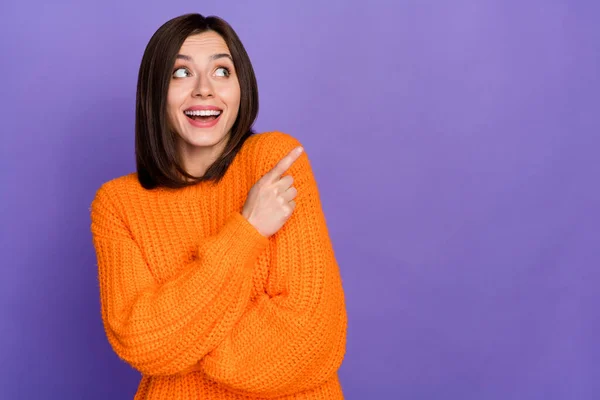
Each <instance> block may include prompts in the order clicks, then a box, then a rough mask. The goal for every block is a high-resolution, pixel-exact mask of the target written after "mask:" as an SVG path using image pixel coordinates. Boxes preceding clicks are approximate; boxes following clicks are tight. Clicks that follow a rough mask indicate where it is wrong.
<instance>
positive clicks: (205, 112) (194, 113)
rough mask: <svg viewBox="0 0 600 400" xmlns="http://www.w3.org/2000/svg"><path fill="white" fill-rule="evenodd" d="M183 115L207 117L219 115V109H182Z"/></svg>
mask: <svg viewBox="0 0 600 400" xmlns="http://www.w3.org/2000/svg"><path fill="white" fill-rule="evenodd" d="M184 113H185V115H192V116H196V117H197V116H201V117H208V116H210V115H219V114H221V111H218V110H194V111H189V110H188V111H184Z"/></svg>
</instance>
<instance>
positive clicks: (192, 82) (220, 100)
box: [167, 31, 240, 172]
mask: <svg viewBox="0 0 600 400" xmlns="http://www.w3.org/2000/svg"><path fill="white" fill-rule="evenodd" d="M239 107H240V84H239V81H238V78H237V75H236V71H235V69H234V66H233V60H232V59H231V53H230V51H229V48H228V47H227V44H226V43H225V41H224V40H223V38H222V37H221V36H220V35H219V34H218V33H216V32H212V31H208V32H203V33H200V34H197V35H192V36H189V37H188V38H187V39H186V40H185V42H184V43H183V45H182V46H181V49H180V50H179V54H178V55H177V60H176V61H175V65H174V67H173V73H172V76H171V82H170V84H169V91H168V98H167V114H168V118H169V122H170V124H171V127H172V129H174V130H175V132H176V133H177V135H178V142H179V148H180V151H181V152H182V156H183V161H184V164H188V165H190V164H194V163H196V164H197V163H198V160H195V161H192V160H190V159H189V158H191V157H196V158H197V157H201V156H202V157H204V156H206V157H209V158H212V159H213V160H214V159H216V158H217V157H218V156H219V154H220V152H221V151H222V149H223V148H224V146H225V144H226V141H227V138H228V137H229V134H230V131H231V127H232V126H233V124H234V122H235V120H236V118H237V115H238V111H239ZM186 158H187V160H186ZM188 172H191V171H188Z"/></svg>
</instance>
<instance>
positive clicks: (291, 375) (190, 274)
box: [91, 132, 347, 400]
mask: <svg viewBox="0 0 600 400" xmlns="http://www.w3.org/2000/svg"><path fill="white" fill-rule="evenodd" d="M296 146H300V142H299V141H298V140H297V139H295V138H294V137H292V136H291V135H288V134H285V133H281V132H269V133H261V134H255V135H253V136H251V137H250V138H249V139H248V140H247V141H246V143H244V146H243V147H242V149H241V151H240V152H239V153H238V155H237V156H236V157H235V159H234V161H233V163H232V164H231V166H230V167H229V169H228V171H227V173H226V175H225V177H224V178H223V180H222V181H221V182H220V183H219V184H216V185H215V184H213V183H210V182H203V183H201V184H198V185H195V186H192V187H188V188H185V189H165V188H160V189H155V190H145V189H143V188H142V187H141V186H140V184H139V183H138V181H137V177H136V175H135V174H130V175H126V176H123V177H120V178H117V179H114V180H111V181H110V182H107V183H105V184H104V185H102V187H101V188H100V189H99V190H98V192H97V194H96V197H95V199H94V201H93V203H92V209H91V212H92V213H91V220H92V224H91V230H92V236H93V242H94V247H95V249H96V255H97V260H98V278H99V284H100V300H101V313H102V320H103V323H104V327H105V330H106V335H107V338H108V340H109V342H110V344H111V346H112V348H113V349H114V351H115V352H116V354H117V355H118V356H119V357H120V358H121V359H123V360H124V361H126V362H127V363H129V364H130V365H131V366H132V367H134V368H135V369H137V370H138V371H140V372H141V373H142V378H141V382H140V385H139V388H138V391H137V394H136V397H135V399H136V400H142V399H152V400H155V399H170V400H179V399H248V398H281V399H292V398H293V399H343V395H342V389H341V386H340V383H339V380H338V376H337V370H338V369H339V367H340V365H341V363H342V360H343V358H344V353H345V346H346V328H347V316H346V309H345V300H344V292H343V288H342V281H341V277H340V271H339V268H338V265H337V262H336V259H335V256H334V252H333V248H332V245H331V242H330V238H329V233H328V229H327V226H326V221H325V216H324V215H323V211H322V209H321V202H320V198H319V191H318V188H317V183H316V181H315V178H314V176H313V171H312V168H311V165H310V162H309V158H308V155H307V153H306V151H305V152H304V153H303V154H302V155H301V156H300V158H299V159H298V160H297V161H296V162H295V163H294V165H293V166H292V167H291V168H290V170H289V171H288V172H287V173H286V175H287V174H289V175H292V176H293V177H294V184H293V185H294V187H296V188H297V189H298V196H297V197H296V199H295V201H296V203H297V206H296V209H295V211H294V213H293V214H292V216H291V218H290V219H289V220H288V221H287V222H286V223H285V225H284V226H283V228H282V229H280V230H279V231H278V232H277V233H276V234H275V235H273V236H271V237H270V238H265V237H264V236H262V235H261V234H260V233H259V232H258V231H257V230H256V229H255V228H254V227H253V226H252V225H251V224H250V223H249V222H248V221H247V220H246V219H245V218H244V217H243V216H242V215H241V210H242V207H243V205H244V202H245V200H246V198H247V195H248V192H249V190H250V188H251V187H252V186H253V185H254V184H255V183H256V181H257V180H258V179H259V178H260V177H262V176H263V175H264V174H265V173H266V172H268V171H269V170H271V169H272V168H273V167H274V166H275V164H276V163H277V162H278V161H279V160H280V159H281V158H283V157H284V156H285V155H286V154H287V153H288V152H289V151H291V150H292V149H293V148H294V147H296Z"/></svg>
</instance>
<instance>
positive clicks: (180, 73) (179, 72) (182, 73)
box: [173, 68, 191, 78]
mask: <svg viewBox="0 0 600 400" xmlns="http://www.w3.org/2000/svg"><path fill="white" fill-rule="evenodd" d="M190 75H191V74H190V71H188V69H187V68H177V69H175V71H173V78H185V77H187V76H190Z"/></svg>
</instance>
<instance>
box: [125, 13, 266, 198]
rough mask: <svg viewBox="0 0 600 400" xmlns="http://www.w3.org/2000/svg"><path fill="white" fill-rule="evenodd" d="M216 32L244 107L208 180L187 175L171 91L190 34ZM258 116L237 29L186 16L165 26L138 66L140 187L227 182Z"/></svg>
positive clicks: (215, 19) (254, 90)
mask: <svg viewBox="0 0 600 400" xmlns="http://www.w3.org/2000/svg"><path fill="white" fill-rule="evenodd" d="M206 31H214V32H216V33H218V34H219V35H221V37H222V38H223V40H224V41H225V43H226V44H227V47H229V51H230V52H231V57H232V58H233V64H234V67H235V70H236V73H237V75H238V80H239V83H240V108H239V112H238V116H237V119H236V121H235V122H234V124H233V126H232V128H231V135H230V138H229V141H228V143H227V144H226V146H225V149H224V151H223V153H222V154H221V155H220V157H219V158H218V159H217V160H216V161H215V162H214V163H213V164H212V165H211V166H210V167H209V168H208V170H207V171H206V173H205V174H204V176H202V177H195V176H192V175H190V174H188V173H187V172H186V171H185V170H184V169H183V167H182V165H181V160H180V156H179V151H178V147H177V144H176V135H174V134H173V132H172V131H171V129H170V125H169V121H168V118H167V92H168V90H169V83H170V81H171V75H172V69H173V65H174V63H175V59H176V56H177V53H178V52H179V49H180V48H181V45H182V44H183V42H184V41H185V39H187V37H188V36H190V35H194V34H198V33H202V32H206ZM257 115H258V85H257V83H256V76H255V75H254V69H253V68H252V64H251V63H250V57H248V54H247V53H246V50H245V48H244V46H243V45H242V42H241V41H240V39H239V37H238V36H237V34H236V33H235V31H234V30H233V28H232V27H231V26H230V25H229V24H228V23H227V22H225V21H224V20H222V19H221V18H219V17H215V16H210V17H204V16H202V15H200V14H186V15H182V16H179V17H176V18H173V19H171V20H169V21H167V22H166V23H165V24H163V25H162V26H161V27H160V28H159V29H158V30H157V31H156V32H155V33H154V35H153V36H152V38H151V39H150V41H149V42H148V45H147V46H146V50H145V51H144V55H143V57H142V62H141V65H140V70H139V74H138V82H137V94H136V110H135V158H136V167H137V175H138V180H139V182H140V184H141V185H142V186H143V187H144V188H146V189H153V188H156V187H161V186H162V187H169V188H181V187H185V186H190V185H194V184H196V183H199V182H202V181H214V182H218V181H219V180H221V178H223V176H224V175H225V173H226V172H227V169H228V168H229V165H230V164H231V162H232V161H233V159H234V158H235V155H236V154H237V152H238V151H239V150H240V148H241V147H242V145H243V144H244V142H245V140H246V139H248V137H250V136H251V135H252V134H254V132H253V131H252V125H253V124H254V121H255V120H256V116H257Z"/></svg>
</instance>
